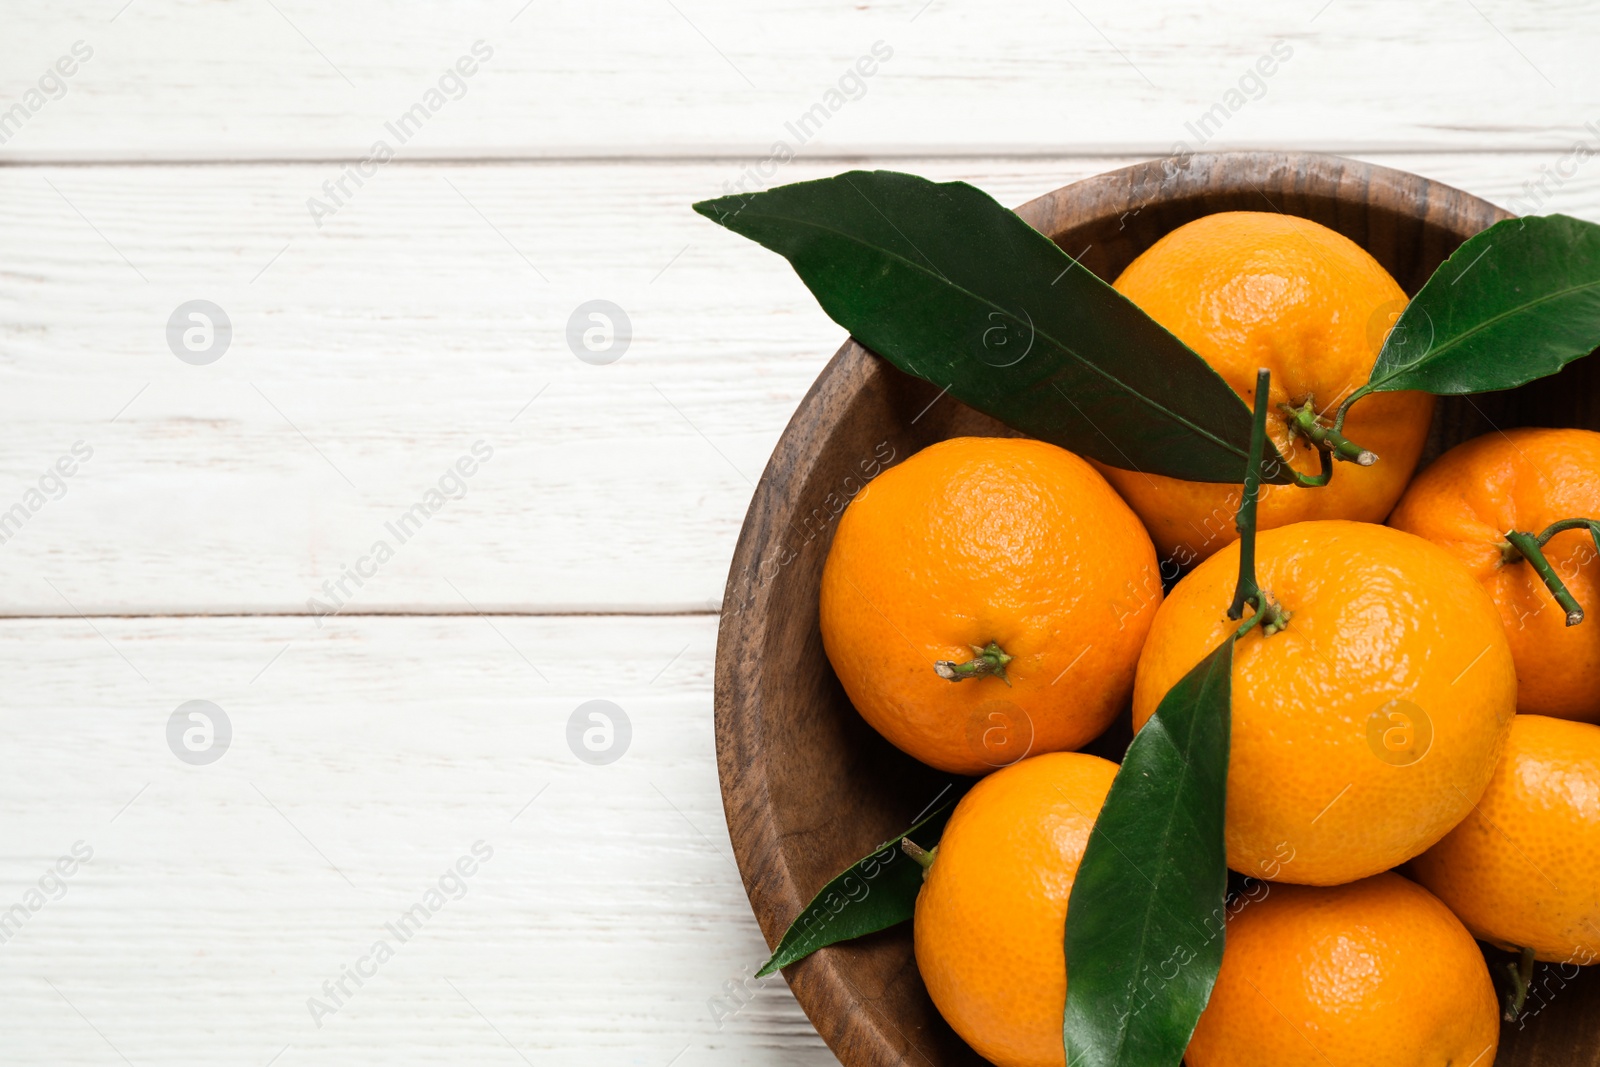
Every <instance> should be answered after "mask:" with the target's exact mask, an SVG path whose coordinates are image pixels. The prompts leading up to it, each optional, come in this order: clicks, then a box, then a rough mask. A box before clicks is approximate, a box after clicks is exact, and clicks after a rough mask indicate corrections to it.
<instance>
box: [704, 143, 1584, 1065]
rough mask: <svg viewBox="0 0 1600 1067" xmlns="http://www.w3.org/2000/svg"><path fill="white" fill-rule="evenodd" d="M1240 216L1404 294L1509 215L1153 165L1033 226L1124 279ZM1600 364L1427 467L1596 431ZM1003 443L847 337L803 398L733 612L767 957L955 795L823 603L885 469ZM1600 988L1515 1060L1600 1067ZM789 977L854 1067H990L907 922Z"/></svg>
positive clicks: (771, 476)
mask: <svg viewBox="0 0 1600 1067" xmlns="http://www.w3.org/2000/svg"><path fill="white" fill-rule="evenodd" d="M1232 210H1251V211H1282V212H1285V213H1288V214H1293V215H1300V216H1303V217H1305V218H1309V219H1313V220H1315V221H1317V222H1320V223H1322V224H1323V225H1325V226H1329V227H1331V228H1333V229H1335V230H1338V231H1339V232H1340V233H1342V234H1344V235H1345V236H1347V237H1349V238H1350V239H1351V240H1353V241H1355V242H1356V243H1357V244H1359V245H1361V246H1362V247H1364V248H1366V249H1367V251H1369V252H1371V253H1372V255H1373V256H1374V257H1376V258H1377V260H1378V261H1379V262H1380V263H1382V264H1383V265H1384V266H1385V267H1386V268H1388V270H1389V273H1390V274H1392V275H1394V277H1395V280H1396V281H1398V282H1399V283H1400V284H1401V285H1402V286H1403V287H1404V288H1405V289H1406V291H1407V292H1408V293H1415V292H1416V290H1417V288H1418V287H1419V286H1421V285H1422V283H1423V282H1424V281H1426V280H1427V278H1428V276H1429V275H1430V274H1431V273H1432V272H1433V270H1434V268H1435V267H1437V266H1438V265H1439V263H1440V262H1441V261H1442V260H1443V259H1444V258H1445V257H1446V256H1448V255H1449V254H1450V253H1451V252H1452V251H1453V250H1454V249H1455V248H1456V247H1457V246H1458V245H1459V244H1460V243H1461V242H1462V241H1464V240H1465V239H1466V238H1468V237H1470V236H1471V235H1473V234H1475V233H1477V232H1478V231H1480V230H1482V229H1483V228H1484V227H1486V226H1488V225H1489V224H1491V223H1493V222H1495V221H1497V220H1499V219H1502V218H1506V217H1508V213H1507V212H1505V211H1502V210H1500V209H1499V208H1497V207H1495V206H1494V205H1492V204H1490V203H1488V202H1486V201H1484V200H1480V199H1478V198H1477V197H1475V196H1469V195H1468V194H1466V193H1463V192H1461V191H1459V190H1457V189H1452V188H1450V187H1449V186H1445V185H1440V184H1439V183H1437V182H1431V181H1428V180H1426V179H1424V178H1419V177H1417V176H1416V175H1413V174H1407V173H1404V172H1402V171H1397V170H1390V169H1388V168H1385V167H1377V166H1372V165H1370V164H1367V163H1358V162H1355V161H1352V160H1347V159H1339V158H1337V157H1332V156H1319V155H1306V154H1282V153H1273V152H1250V153H1228V154H1219V155H1197V156H1192V157H1190V158H1189V160H1188V161H1187V163H1186V165H1183V166H1179V165H1178V161H1177V160H1172V159H1168V160H1155V161H1152V162H1149V163H1142V164H1139V165H1137V166H1133V167H1127V168H1125V169H1123V170H1118V171H1113V172H1111V173H1109V174H1102V175H1100V176H1099V177H1096V178H1090V179H1088V180H1087V181H1081V182H1077V183H1075V184H1072V185H1068V186H1065V187H1063V188H1061V189H1057V190H1056V191H1055V192H1053V193H1049V194H1047V195H1045V196H1042V197H1040V198H1038V199H1037V200H1033V201H1030V202H1029V203H1027V204H1024V205H1023V206H1022V207H1020V208H1018V209H1017V213H1018V214H1019V215H1021V216H1022V217H1023V218H1024V219H1026V220H1027V221H1028V222H1029V223H1030V224H1032V225H1033V226H1034V227H1036V228H1037V229H1039V230H1041V231H1042V232H1044V233H1045V234H1048V235H1049V236H1050V237H1051V238H1052V239H1053V240H1054V241H1055V242H1056V243H1057V244H1058V245H1060V246H1061V247H1062V248H1063V249H1065V250H1066V251H1068V252H1069V253H1071V254H1072V255H1074V256H1076V257H1077V258H1078V259H1079V260H1080V261H1081V262H1082V263H1083V264H1084V265H1085V266H1087V267H1089V268H1090V269H1091V270H1093V271H1094V272H1095V273H1096V274H1098V275H1099V276H1100V277H1102V278H1105V279H1107V280H1111V279H1114V278H1115V277H1116V276H1117V275H1118V273H1119V272H1121V271H1122V269H1123V268H1124V267H1126V266H1127V265H1128V264H1129V263H1130V262H1131V261H1132V260H1133V258H1134V257H1135V256H1136V255H1138V254H1139V253H1140V252H1142V251H1143V250H1144V249H1146V248H1148V247H1149V246H1150V245H1151V244H1153V243H1154V242H1155V241H1156V240H1157V239H1158V238H1160V237H1161V236H1162V235H1163V234H1166V233H1168V232H1169V231H1171V230H1173V229H1175V228H1176V227H1178V226H1180V225H1182V224H1183V223H1186V222H1189V221H1190V220H1192V219H1195V218H1198V217H1199V216H1201V215H1207V214H1210V213H1212V212H1216V211H1232ZM1594 363H1595V361H1594V360H1580V361H1578V362H1577V363H1575V364H1572V365H1571V366H1569V367H1568V369H1567V370H1565V371H1564V372H1562V373H1561V374H1559V375H1556V376H1554V377H1551V378H1547V379H1544V380H1543V381H1540V382H1535V383H1534V384H1532V385H1530V386H1526V387H1524V388H1522V389H1519V390H1515V391H1513V392H1509V393H1500V394H1490V395H1485V396H1478V397H1471V398H1460V399H1449V400H1444V401H1443V402H1441V403H1440V405H1439V408H1438V414H1437V416H1436V417H1435V420H1434V425H1433V428H1432V432H1431V435H1430V440H1429V447H1428V452H1427V453H1426V454H1425V456H1424V461H1426V460H1428V459H1431V458H1432V457H1433V456H1436V455H1437V454H1438V453H1439V452H1440V451H1442V450H1444V449H1445V448H1448V447H1450V446H1451V445H1454V444H1457V443H1459V442H1461V441H1464V440H1466V439H1467V438H1469V437H1475V436H1477V435H1478V434H1481V433H1485V432H1488V431H1490V430H1492V429H1493V428H1495V427H1510V426H1522V425H1566V426H1584V427H1587V428H1589V429H1600V424H1597V414H1600V412H1597V407H1596V404H1595V398H1596V397H1597V396H1600V391H1597V386H1600V383H1597V381H1596V376H1597V371H1600V368H1596V367H1595V366H1594V365H1593V364H1594ZM1006 433H1009V431H1007V430H1006V429H1005V428H1004V427H1002V426H1000V425H999V424H998V423H996V422H994V421H993V420H991V419H989V418H987V417H986V416H983V415H980V414H978V413H977V412H975V411H973V410H971V409H970V408H967V407H966V406H964V405H962V404H960V403H958V402H957V401H955V400H952V399H950V398H949V397H940V395H939V391H938V390H937V389H936V388H934V387H933V386H931V385H928V384H926V383H924V382H921V381H918V380H916V379H913V378H910V377H907V376H906V375H904V374H901V373H900V372H898V371H896V370H895V369H893V368H892V367H890V366H889V365H888V364H887V363H884V362H882V361H881V360H879V359H878V358H876V357H875V356H873V355H871V354H870V353H868V352H867V351H866V350H865V349H863V348H862V347H861V346H860V345H858V344H856V343H855V342H853V341H847V342H846V344H845V345H844V347H843V348H841V349H839V351H838V353H837V354H835V355H834V357H833V360H832V361H831V362H830V363H829V364H828V366H827V367H826V368H825V369H824V370H823V372H822V374H821V376H820V377H819V378H818V379H817V381H816V383H815V384H814V385H813V386H812V387H811V390H810V391H809V392H808V393H807V394H806V396H805V399H803V400H802V401H801V402H800V407H799V410H797V411H796V412H795V415H794V418H793V419H792V420H791V421H790V423H789V426H788V428H787V429H786V430H785V431H784V434H783V437H782V438H781V439H780V440H779V442H778V445H777V448H776V449H775V450H774V452H773V454H772V460H771V462H769V463H768V464H767V469H766V473H765V474H763V475H762V478H761V484H760V485H759V486H757V487H756V491H755V497H754V499H753V500H752V501H751V504H750V511H749V514H748V515H746V517H745V522H744V529H743V531H742V532H741V533H740V535H739V544H738V548H737V550H736V551H735V552H734V557H733V566H732V570H731V572H730V573H729V576H728V586H727V591H726V594H725V597H724V601H723V613H722V623H721V629H720V631H719V634H718V641H717V676H716V730H717V766H718V771H719V774H720V776H721V780H722V798H723V807H724V810H725V811H726V814H727V818H728V829H729V832H730V834H731V836H732V839H733V849H734V854H735V855H736V856H737V857H738V861H739V870H740V872H741V873H742V874H743V876H744V884H745V889H746V891H747V892H748V893H749V895H750V904H751V907H752V908H754V910H755V914H756V919H757V920H758V921H759V922H760V924H761V930H762V932H763V933H764V934H765V935H766V938H767V942H768V944H776V942H777V940H778V938H779V936H780V935H781V934H782V933H783V930H784V928H785V927H786V926H787V924H788V923H789V922H790V921H791V920H792V919H793V918H794V917H795V916H796V915H797V914H798V913H799V912H800V910H801V908H802V907H803V906H804V905H805V904H806V902H807V901H809V900H810V898H811V897H812V895H813V894H815V893H816V891H817V890H818V889H819V888H821V886H822V885H823V884H824V883H825V882H826V881H827V880H828V879H829V878H831V877H832V876H833V875H834V874H836V873H838V872H839V871H840V870H841V869H842V868H844V867H845V866H847V865H848V864H850V863H851V862H853V861H854V860H856V859H858V858H859V857H861V856H863V855H865V854H866V853H867V852H869V851H871V850H872V849H873V848H875V847H876V846H877V845H878V844H879V843H881V842H882V841H884V840H885V839H886V838H888V837H890V836H892V835H894V834H896V833H899V832H900V831H902V830H904V829H905V828H906V826H908V825H909V824H910V822H911V820H912V818H913V817H914V816H915V815H916V814H917V813H918V812H919V811H921V810H922V809H923V808H924V807H925V806H926V805H927V804H928V803H929V802H930V801H931V800H932V799H933V798H934V797H935V796H936V795H937V794H939V792H940V791H941V789H943V788H944V787H945V786H946V785H947V784H949V783H950V782H951V781H953V780H954V779H953V778H952V776H950V775H946V774H941V773H940V772H938V771H935V770H933V769H932V768H929V767H926V766H923V765H922V764H919V763H917V762H916V761H914V760H912V759H911V758H910V757H909V756H906V755H904V754H902V753H901V752H900V751H898V750H897V749H895V748H893V747H892V746H891V745H889V744H888V743H887V742H885V741H884V740H883V739H882V738H880V737H879V736H878V734H877V733H876V732H874V731H873V730H872V728H871V727H869V726H868V725H867V724H866V723H865V722H864V721H863V720H862V719H861V717H860V716H859V715H857V714H856V712H855V710H854V709H853V708H852V707H851V706H850V702H849V701H848V700H847V699H846V698H845V695H844V691H843V690H842V689H841V688H840V686H839V683H838V681H837V679H835V677H834V674H833V670H832V668H831V667H830V666H829V665H828V660H827V657H826V656H825V655H824V654H823V650H822V638H821V635H820V633H819V631H818V628H817V592H818V586H819V582H820V580H821V575H822V564H823V560H824V559H825V558H826V556H827V553H828V546H829V544H830V543H831V541H832V538H833V531H834V529H835V524H836V522H837V520H838V517H839V514H840V512H841V511H842V510H843V509H844V507H845V506H846V505H847V504H848V503H849V502H850V499H851V498H852V497H853V496H854V495H855V494H856V493H857V492H859V491H860V489H861V487H862V486H863V485H864V484H866V482H867V481H868V480H869V479H870V478H871V477H873V476H875V475H876V474H877V473H878V472H879V471H880V470H882V469H884V468H885V467H887V466H890V465H892V464H893V463H895V462H898V461H900V460H903V459H905V458H906V457H907V456H909V455H911V454H912V453H914V452H916V451H917V450H919V449H921V448H924V447H926V446H928V445H930V444H932V443H933V442H935V441H939V440H942V439H944V438H947V437H955V436H959V435H962V434H987V435H996V434H1006ZM1124 717H1125V718H1126V716H1124ZM1113 729H1114V731H1115V728H1113ZM1122 730H1123V733H1122V738H1123V739H1124V742H1125V739H1126V737H1127V736H1128V735H1127V726H1126V725H1124V726H1123V727H1122ZM1113 755H1114V756H1115V753H1113ZM1596 971H1600V967H1590V968H1586V969H1585V970H1584V972H1583V973H1582V974H1581V975H1579V976H1577V977H1571V976H1570V974H1571V972H1570V971H1569V972H1568V976H1567V977H1565V978H1562V977H1557V978H1555V979H1552V981H1551V983H1550V989H1549V991H1548V992H1547V993H1546V994H1545V995H1544V998H1543V1002H1544V1006H1543V1007H1542V1008H1541V1009H1540V1010H1539V1011H1538V1014H1537V1015H1536V1016H1535V1017H1534V1018H1532V1019H1531V1020H1528V1021H1527V1024H1526V1026H1525V1027H1519V1026H1518V1025H1516V1024H1511V1025H1508V1026H1506V1027H1505V1028H1504V1033H1503V1035H1502V1044H1501V1051H1500V1055H1499V1058H1498V1060H1497V1063H1499V1064H1503V1065H1504V1064H1515V1065H1519V1067H1521V1065H1539V1067H1556V1065H1560V1067H1575V1065H1579V1064H1587V1065H1592V1067H1600V980H1597V979H1596V976H1595V974H1594V973H1592V972H1596ZM786 976H787V978H788V980H789V985H790V987H791V988H792V989H793V990H794V994H795V997H796V998H797V999H798V1000H799V1001H800V1004H801V1006H802V1007H803V1008H804V1009H805V1011H806V1014H807V1015H808V1016H810V1018H811V1021H812V1023H813V1024H814V1025H815V1026H816V1028H817V1031H818V1032H819V1033H820V1034H821V1035H822V1038H823V1040H825V1041H826V1042H827V1043H828V1047H829V1048H831V1049H832V1050H833V1052H834V1054H835V1055H837V1056H838V1057H839V1059H840V1061H841V1062H842V1063H844V1064H846V1065H847V1067H879V1065H884V1067H887V1065H890V1064H902V1063H904V1064H922V1065H927V1067H951V1065H956V1064H981V1063H983V1062H984V1061H983V1060H981V1059H980V1058H979V1057H978V1055H977V1054H976V1053H975V1052H973V1051H972V1050H971V1049H970V1048H968V1047H967V1046H966V1044H965V1043H963V1042H962V1041H961V1039H960V1038H958V1037H957V1036H956V1035H955V1034H954V1033H953V1032H952V1031H951V1030H950V1028H949V1027H948V1026H947V1025H946V1024H945V1022H944V1020H943V1019H941V1018H940V1016H939V1013H938V1012H937V1011H936V1010H935V1008H934V1006H933V1003H932V1002H931V1001H930V1000H929V999H928V995H927V992H926V991H925V990H924V988H923V985H922V980H921V978H920V977H919V976H918V974H917V968H916V962H915V960H914V959H913V956H912V948H911V930H910V926H909V924H906V925H902V926H900V927H899V928H897V929H894V930H889V931H885V932H884V933H881V934H876V935H873V936H871V937H868V938H863V939H861V940H858V941H854V942H847V943H844V944H841V945H837V946H834V947H830V948H825V949H822V950H821V951H819V952H817V953H815V954H814V955H812V956H810V957H808V958H807V959H805V960H802V961H801V962H799V963H797V964H795V965H794V966H792V967H790V968H788V969H787V971H786Z"/></svg>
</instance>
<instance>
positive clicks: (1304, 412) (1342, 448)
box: [1279, 397, 1378, 467]
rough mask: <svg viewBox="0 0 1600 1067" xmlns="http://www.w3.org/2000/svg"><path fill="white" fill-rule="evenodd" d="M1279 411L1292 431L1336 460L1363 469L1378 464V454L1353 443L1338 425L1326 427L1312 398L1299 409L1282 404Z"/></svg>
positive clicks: (1307, 399)
mask: <svg viewBox="0 0 1600 1067" xmlns="http://www.w3.org/2000/svg"><path fill="white" fill-rule="evenodd" d="M1279 410H1281V411H1282V412H1283V413H1284V415H1286V416H1287V417H1288V419H1289V428H1290V430H1292V431H1293V432H1294V433H1297V434H1299V435H1300V436H1302V437H1304V438H1306V439H1307V440H1308V441H1310V442H1311V443H1312V444H1313V445H1316V446H1317V448H1318V449H1320V450H1321V451H1323V452H1331V453H1332V454H1333V456H1334V458H1335V459H1342V460H1344V461H1345V462H1346V463H1355V464H1358V465H1360V466H1362V467H1370V466H1372V465H1373V464H1374V463H1376V462H1378V454H1377V453H1376V452H1369V451H1367V450H1366V449H1365V448H1362V447H1361V446H1360V445H1358V444H1356V443H1355V442H1354V441H1351V440H1350V439H1349V438H1347V437H1346V436H1345V435H1344V434H1343V433H1341V432H1340V429H1339V426H1338V425H1333V426H1324V425H1323V422H1322V420H1321V419H1320V418H1318V417H1317V411H1316V408H1315V407H1314V406H1313V404H1312V401H1311V398H1309V397H1307V398H1306V402H1305V403H1304V404H1302V405H1300V406H1299V407H1295V406H1294V405H1292V404H1280V405H1279ZM1341 414H1342V412H1341ZM1341 421H1342V420H1341Z"/></svg>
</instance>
